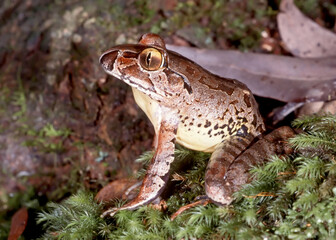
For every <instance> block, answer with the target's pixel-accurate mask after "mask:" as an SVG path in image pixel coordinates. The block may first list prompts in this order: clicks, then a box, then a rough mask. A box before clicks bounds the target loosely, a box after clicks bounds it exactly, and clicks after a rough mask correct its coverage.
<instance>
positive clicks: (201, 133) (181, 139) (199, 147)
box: [176, 124, 223, 152]
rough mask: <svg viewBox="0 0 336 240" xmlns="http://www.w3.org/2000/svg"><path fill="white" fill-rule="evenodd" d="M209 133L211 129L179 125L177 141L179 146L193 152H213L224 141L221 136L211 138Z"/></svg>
mask: <svg viewBox="0 0 336 240" xmlns="http://www.w3.org/2000/svg"><path fill="white" fill-rule="evenodd" d="M208 131H209V129H206V128H196V127H194V128H189V127H185V126H184V125H183V124H179V127H178V129H177V138H176V140H177V142H178V143H179V144H181V145H183V146H185V147H187V148H189V149H192V150H196V151H202V152H213V151H214V150H215V147H216V146H217V145H218V144H219V143H221V142H222V141H223V139H222V138H221V136H218V137H217V136H216V137H215V136H212V137H209V135H208Z"/></svg>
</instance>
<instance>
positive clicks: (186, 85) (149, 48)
mask: <svg viewBox="0 0 336 240" xmlns="http://www.w3.org/2000/svg"><path fill="white" fill-rule="evenodd" d="M169 54H170V53H169V52H168V50H167V49H166V46H165V43H164V41H163V40H162V38H161V37H160V36H158V35H156V34H151V33H148V34H145V35H143V36H142V37H141V39H140V42H139V44H127V45H120V46H116V47H113V48H111V49H110V50H108V51H106V52H105V53H104V54H103V55H102V56H101V57H100V63H101V65H102V67H103V68H104V70H105V72H106V73H108V74H110V75H113V76H115V77H117V78H119V79H120V80H122V81H124V82H126V83H127V84H128V85H130V86H132V87H134V88H136V89H138V90H140V91H141V92H143V93H145V94H147V95H148V96H149V97H151V98H153V99H155V100H158V101H164V100H166V99H167V98H171V97H175V96H179V95H181V94H182V93H184V91H186V93H187V94H191V93H192V89H191V86H190V82H189V80H188V79H187V77H186V76H185V75H183V74H181V73H179V72H178V71H174V70H173V69H171V68H169Z"/></svg>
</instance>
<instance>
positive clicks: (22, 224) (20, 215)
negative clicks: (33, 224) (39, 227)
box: [8, 208, 28, 240]
mask: <svg viewBox="0 0 336 240" xmlns="http://www.w3.org/2000/svg"><path fill="white" fill-rule="evenodd" d="M27 222H28V211H27V209H26V208H20V209H19V210H18V211H17V212H16V213H15V214H14V215H13V217H12V223H11V229H10V232H9V236H8V240H17V239H18V238H19V237H20V236H21V234H22V233H23V231H24V230H25V228H26V226H27Z"/></svg>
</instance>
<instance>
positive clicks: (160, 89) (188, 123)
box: [99, 33, 286, 217]
mask: <svg viewBox="0 0 336 240" xmlns="http://www.w3.org/2000/svg"><path fill="white" fill-rule="evenodd" d="M99 62H100V64H101V66H102V68H103V69H104V71H105V72H106V73H107V74H108V75H112V76H114V77H115V78H117V79H119V80H121V81H123V82H125V83H126V84H128V85H129V86H131V88H132V92H133V96H134V99H135V102H136V103H137V104H138V106H139V107H140V108H141V109H142V110H143V111H144V112H145V114H146V115H147V117H148V118H149V120H150V121H151V123H152V125H153V126H154V132H155V137H154V140H153V145H154V149H155V151H154V155H153V157H152V159H151V161H150V164H149V166H148V168H147V171H146V175H145V177H144V179H143V181H142V185H141V187H140V191H139V193H138V195H137V196H136V197H135V198H134V199H133V200H131V201H130V202H128V203H126V204H125V205H124V206H122V207H119V208H111V209H108V210H107V211H105V212H104V213H103V214H102V216H103V217H105V216H113V215H114V214H115V213H116V212H118V211H120V210H125V209H128V210H133V209H137V208H139V207H140V206H143V205H146V204H149V203H150V202H152V201H153V200H155V199H156V198H158V197H159V196H160V194H161V193H162V192H163V190H164V188H165V186H166V185H167V182H168V179H169V175H170V167H171V164H172V162H173V161H174V150H175V144H176V143H178V144H180V145H182V146H184V147H186V148H188V149H192V150H195V151H202V152H208V153H211V157H210V159H209V162H208V165H207V168H206V172H205V183H204V188H205V194H206V198H207V199H208V200H209V201H211V202H213V203H215V204H217V205H220V206H222V205H228V204H230V203H232V201H233V197H232V195H233V192H234V191H236V190H237V189H239V188H240V187H241V186H242V185H243V184H244V183H247V182H248V181H249V177H248V169H249V168H250V166H251V164H255V163H257V162H258V161H260V160H256V158H253V160H249V159H246V158H244V157H241V155H242V153H244V151H245V150H246V149H248V147H249V146H250V145H251V144H252V143H253V142H255V141H256V139H259V138H261V136H262V134H263V133H264V132H265V130H266V128H265V124H264V121H263V118H262V116H261V114H260V112H259V108H258V104H257V102H256V100H255V98H254V96H253V94H252V92H251V91H250V89H249V88H248V87H247V86H246V85H245V84H244V83H242V82H240V81H238V80H235V79H230V78H224V77H220V76H217V75H215V74H212V73H211V72H209V71H208V70H206V69H204V68H202V67H201V66H199V65H198V64H196V63H195V62H193V61H192V60H190V59H188V58H186V57H184V56H182V55H180V54H178V53H176V52H173V51H170V50H168V49H167V48H166V44H165V42H164V40H163V39H162V38H161V37H160V36H159V35H157V34H153V33H146V34H144V35H143V36H142V37H141V38H140V40H139V42H138V43H137V44H124V45H118V46H115V47H112V48H111V49H109V50H107V51H105V52H104V53H103V54H102V55H101V57H100V60H99ZM285 132H286V130H285ZM281 136H282V135H281V134H280V137H275V138H276V139H277V140H278V141H281V139H282V137H281ZM269 138H270V139H272V138H274V136H273V135H272V136H270V137H269ZM261 146H262V144H261ZM260 148H262V147H260Z"/></svg>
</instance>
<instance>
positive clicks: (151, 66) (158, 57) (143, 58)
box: [139, 48, 164, 71]
mask: <svg viewBox="0 0 336 240" xmlns="http://www.w3.org/2000/svg"><path fill="white" fill-rule="evenodd" d="M163 61H164V58H163V55H162V53H161V52H160V51H159V50H157V49H155V48H146V49H145V50H143V51H142V52H141V53H140V54H139V63H140V65H141V67H142V68H144V69H145V70H147V71H156V70H158V69H160V68H161V67H162V66H163Z"/></svg>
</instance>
